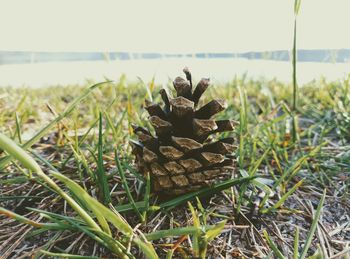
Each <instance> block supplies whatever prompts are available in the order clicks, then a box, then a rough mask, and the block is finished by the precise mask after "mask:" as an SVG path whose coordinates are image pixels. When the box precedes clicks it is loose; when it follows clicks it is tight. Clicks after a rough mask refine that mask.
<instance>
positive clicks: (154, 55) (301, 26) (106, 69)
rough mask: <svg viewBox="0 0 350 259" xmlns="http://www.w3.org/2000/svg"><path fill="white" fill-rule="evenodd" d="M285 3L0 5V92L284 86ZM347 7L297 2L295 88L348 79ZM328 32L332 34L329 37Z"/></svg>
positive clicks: (38, 0) (290, 4) (153, 0)
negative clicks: (187, 83) (142, 84)
mask: <svg viewBox="0 0 350 259" xmlns="http://www.w3.org/2000/svg"><path fill="white" fill-rule="evenodd" d="M293 8H294V1H292V0H284V1H281V0H265V1H253V0H244V1H243V0H240V1H239V0H237V1H234V0H230V1H226V0H220V1H203V0H202V1H195V0H192V1H184V0H179V1H164V0H163V1H160V0H149V1H134V0H132V1H80V0H77V1H67V0H63V1H44V0H32V1H18V0H12V1H1V2H0V35H1V37H0V86H16V87H18V86H30V87H41V86H49V85H57V84H62V85H65V84H84V83H86V81H87V80H93V81H101V80H104V79H105V78H108V79H118V78H120V76H121V75H123V74H125V75H127V78H128V79H129V80H131V81H135V80H138V78H142V80H144V81H148V80H151V79H152V78H155V81H156V82H157V83H164V82H167V81H168V80H169V78H173V77H175V75H178V74H179V73H180V71H181V70H182V68H183V67H184V66H188V67H190V68H191V70H192V72H193V75H194V76H195V77H197V79H198V78H200V77H210V78H211V80H212V81H214V82H215V81H223V82H225V81H229V80H232V79H233V78H234V77H235V76H238V77H242V76H245V77H248V78H265V79H273V78H277V79H278V80H281V81H284V82H287V83H288V82H291V81H292V65H291V49H292V46H293V23H294V12H293ZM349 10H350V1H348V0H332V1H330V0H323V1H320V0H306V1H303V2H302V6H301V10H300V13H299V15H298V20H297V21H298V24H297V25H298V26H297V48H298V52H297V57H298V70H297V71H298V73H297V79H298V83H299V84H304V83H307V82H309V81H312V80H318V79H320V78H324V79H325V80H336V79H342V78H345V77H346V76H347V74H348V73H349V72H350V63H349V62H350V35H349V34H348V32H347V27H348V25H349V24H350V15H349ZM335 28H336V29H335Z"/></svg>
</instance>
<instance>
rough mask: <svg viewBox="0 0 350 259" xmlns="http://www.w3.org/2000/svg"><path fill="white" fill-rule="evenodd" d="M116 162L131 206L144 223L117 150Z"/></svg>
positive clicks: (115, 154)
mask: <svg viewBox="0 0 350 259" xmlns="http://www.w3.org/2000/svg"><path fill="white" fill-rule="evenodd" d="M114 160H115V163H116V164H117V168H118V172H119V175H120V179H121V181H122V184H123V186H124V189H125V192H126V195H127V196H128V199H129V202H130V203H131V205H132V207H133V209H134V211H135V213H136V215H137V216H138V217H139V218H140V220H141V221H142V222H143V221H144V218H143V217H142V215H141V213H140V211H139V210H138V208H137V206H136V204H135V201H134V198H133V197H132V194H131V192H130V189H129V185H128V182H127V181H126V177H125V173H124V170H123V168H122V166H121V164H120V161H119V158H118V151H117V150H115V153H114Z"/></svg>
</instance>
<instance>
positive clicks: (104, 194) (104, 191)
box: [97, 112, 112, 204]
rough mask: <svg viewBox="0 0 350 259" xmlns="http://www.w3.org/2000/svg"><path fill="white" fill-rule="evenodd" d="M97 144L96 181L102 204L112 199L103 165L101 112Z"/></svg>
mask: <svg viewBox="0 0 350 259" xmlns="http://www.w3.org/2000/svg"><path fill="white" fill-rule="evenodd" d="M98 129H99V130H98V144H97V150H98V155H97V182H98V186H99V191H100V197H101V198H102V200H103V203H104V204H108V203H110V202H111V201H112V198H111V195H110V191H109V186H108V180H107V176H106V172H105V169H104V165H103V130H102V113H101V112H100V114H99V127H98Z"/></svg>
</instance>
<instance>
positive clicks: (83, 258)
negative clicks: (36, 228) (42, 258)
mask: <svg viewBox="0 0 350 259" xmlns="http://www.w3.org/2000/svg"><path fill="white" fill-rule="evenodd" d="M40 253H42V254H44V255H48V256H53V257H55V258H73V259H99V258H100V257H98V256H82V255H73V254H65V253H52V252H49V251H45V250H40Z"/></svg>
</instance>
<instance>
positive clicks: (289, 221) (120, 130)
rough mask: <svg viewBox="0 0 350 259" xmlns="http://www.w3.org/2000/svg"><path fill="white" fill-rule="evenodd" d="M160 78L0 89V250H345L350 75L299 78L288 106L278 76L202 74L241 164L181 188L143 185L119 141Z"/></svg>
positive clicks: (177, 253)
mask: <svg viewBox="0 0 350 259" xmlns="http://www.w3.org/2000/svg"><path fill="white" fill-rule="evenodd" d="M168 88H169V90H172V89H173V88H172V86H171V83H169V85H168ZM159 89H160V86H158V85H154V83H152V82H145V83H142V82H140V83H129V82H128V81H127V80H126V78H125V77H122V78H121V79H120V80H119V81H118V82H106V83H99V84H93V83H91V84H89V85H86V86H84V87H82V86H76V85H67V86H52V87H50V88H39V89H14V88H0V133H1V134H0V257H1V258H50V257H51V258H143V257H147V258H156V254H157V256H158V257H159V258H253V257H255V258H274V257H275V258H306V257H310V258H350V255H349V254H350V193H349V190H350V188H349V186H350V177H349V176H350V134H349V133H350V103H349V102H350V82H349V81H348V80H343V81H337V82H325V81H323V80H319V81H315V82H313V83H310V84H307V85H304V86H302V87H300V88H299V92H298V99H297V103H296V106H295V109H293V108H292V107H293V87H292V86H291V85H286V84H282V83H280V82H278V81H275V80H273V81H264V80H259V81H252V80H249V79H247V78H236V79H234V80H232V81H231V82H229V83H227V84H226V85H212V86H210V88H209V89H208V91H207V92H206V93H205V94H204V96H203V97H204V98H202V101H201V105H203V104H205V103H206V102H208V100H211V99H213V98H219V97H220V98H224V99H226V101H227V104H228V108H227V109H226V110H225V112H222V113H219V114H218V118H225V119H233V120H236V121H238V122H239V125H238V126H237V127H236V129H235V142H236V143H235V144H236V145H237V150H236V151H235V155H236V160H237V161H236V162H237V170H236V172H235V175H232V179H230V180H227V181H225V182H219V183H217V184H215V185H214V186H212V187H211V188H208V189H203V190H200V191H198V192H196V193H192V194H189V195H182V196H179V197H163V196H162V195H157V194H154V193H152V191H151V190H150V179H149V177H147V176H144V175H141V174H140V173H139V172H137V171H136V170H135V167H134V162H133V161H134V156H133V155H132V154H131V147H130V144H129V140H130V139H135V138H136V137H135V135H134V133H133V129H132V127H131V125H132V124H137V125H142V126H144V127H146V128H149V129H152V128H151V126H150V123H149V120H148V114H147V112H146V111H145V110H144V109H143V106H144V100H145V99H151V98H152V99H153V100H154V102H161V99H160V95H159V94H158V92H159ZM6 136H7V137H6ZM14 143H17V144H18V145H19V146H20V147H21V148H18V146H17V145H15V144H14ZM1 150H4V151H1ZM24 150H25V151H26V152H24Z"/></svg>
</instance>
